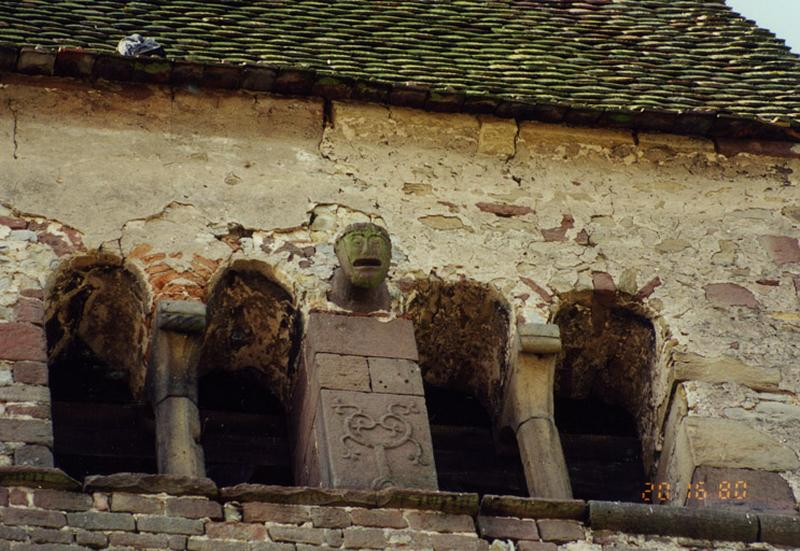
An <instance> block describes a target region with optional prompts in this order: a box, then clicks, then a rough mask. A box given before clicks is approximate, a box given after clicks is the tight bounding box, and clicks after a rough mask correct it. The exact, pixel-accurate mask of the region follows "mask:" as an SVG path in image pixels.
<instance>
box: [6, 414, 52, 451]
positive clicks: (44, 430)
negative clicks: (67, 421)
mask: <svg viewBox="0 0 800 551" xmlns="http://www.w3.org/2000/svg"><path fill="white" fill-rule="evenodd" d="M0 441H3V442H26V443H28V444H46V445H48V446H52V445H53V425H52V424H51V423H50V421H42V420H40V419H0Z"/></svg>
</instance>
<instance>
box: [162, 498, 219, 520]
mask: <svg viewBox="0 0 800 551" xmlns="http://www.w3.org/2000/svg"><path fill="white" fill-rule="evenodd" d="M167 515H169V516H175V517H185V518H195V519H198V518H210V519H213V520H219V519H221V518H222V505H220V504H219V503H217V502H216V501H209V500H208V499H206V498H204V497H174V498H168V499H167Z"/></svg>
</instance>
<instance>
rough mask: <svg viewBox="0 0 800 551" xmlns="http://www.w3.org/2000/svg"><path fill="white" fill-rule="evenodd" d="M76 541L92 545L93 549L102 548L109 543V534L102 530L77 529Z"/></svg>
mask: <svg viewBox="0 0 800 551" xmlns="http://www.w3.org/2000/svg"><path fill="white" fill-rule="evenodd" d="M75 543H77V544H78V545H84V546H86V547H91V548H92V549H100V548H103V547H106V546H107V545H108V536H106V535H105V534H102V533H100V532H86V531H84V530H76V531H75Z"/></svg>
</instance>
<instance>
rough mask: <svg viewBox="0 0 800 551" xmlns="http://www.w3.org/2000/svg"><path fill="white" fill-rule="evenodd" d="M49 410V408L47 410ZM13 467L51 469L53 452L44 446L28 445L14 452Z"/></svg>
mask: <svg viewBox="0 0 800 551" xmlns="http://www.w3.org/2000/svg"><path fill="white" fill-rule="evenodd" d="M48 409H49V408H48ZM14 465H31V466H34V467H52V466H53V452H52V451H50V448H48V447H46V446H38V445H29V446H22V447H20V448H17V449H16V450H14Z"/></svg>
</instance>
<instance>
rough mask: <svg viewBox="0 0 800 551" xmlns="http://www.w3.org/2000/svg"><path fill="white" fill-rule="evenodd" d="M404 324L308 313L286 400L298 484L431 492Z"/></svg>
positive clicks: (410, 336)
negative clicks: (288, 400)
mask: <svg viewBox="0 0 800 551" xmlns="http://www.w3.org/2000/svg"><path fill="white" fill-rule="evenodd" d="M417 360H418V356H417V346H416V341H415V339H414V328H413V325H412V323H411V322H410V321H408V320H403V319H396V320H392V321H387V320H385V319H381V318H375V317H365V316H353V315H346V314H333V313H324V312H315V313H312V314H311V315H310V316H309V320H308V327H307V330H306V335H305V338H304V339H303V345H302V350H301V358H300V368H299V370H298V373H297V376H296V377H297V378H296V381H295V388H294V394H293V399H292V403H293V406H292V422H293V425H294V430H293V433H294V436H295V442H294V465H295V469H294V473H295V479H296V481H297V484H299V485H304V486H322V487H330V488H360V489H373V490H377V489H381V488H385V487H389V486H399V487H407V488H422V489H429V490H436V489H438V484H437V480H436V467H435V465H434V461H433V446H432V444H431V434H430V426H429V422H428V413H427V409H426V407H425V397H424V395H423V388H422V376H421V374H420V369H419V366H418V365H417Z"/></svg>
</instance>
